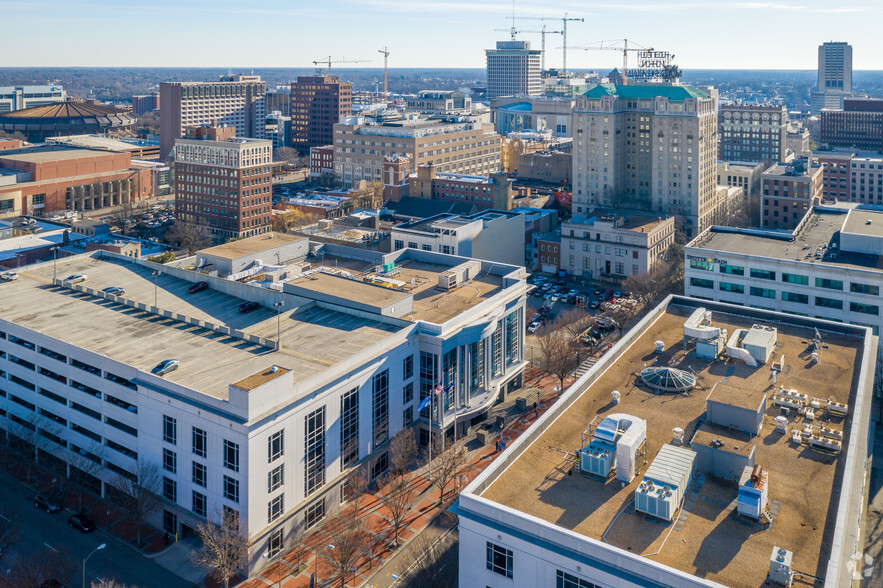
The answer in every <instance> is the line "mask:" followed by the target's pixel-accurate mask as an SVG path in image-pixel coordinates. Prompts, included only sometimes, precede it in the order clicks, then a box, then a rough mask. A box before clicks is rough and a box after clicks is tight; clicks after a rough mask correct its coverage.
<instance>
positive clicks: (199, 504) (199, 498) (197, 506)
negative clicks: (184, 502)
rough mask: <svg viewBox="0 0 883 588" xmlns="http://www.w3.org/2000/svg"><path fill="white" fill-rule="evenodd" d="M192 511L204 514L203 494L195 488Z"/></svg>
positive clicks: (204, 500)
mask: <svg viewBox="0 0 883 588" xmlns="http://www.w3.org/2000/svg"><path fill="white" fill-rule="evenodd" d="M192 510H193V513H194V514H197V515H199V516H201V517H204V516H206V512H207V504H206V499H205V494H201V493H199V492H197V491H196V490H194V491H193V509H192Z"/></svg>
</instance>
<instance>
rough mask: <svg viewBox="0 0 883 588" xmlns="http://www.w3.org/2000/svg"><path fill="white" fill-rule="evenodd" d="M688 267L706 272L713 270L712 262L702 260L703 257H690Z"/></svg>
mask: <svg viewBox="0 0 883 588" xmlns="http://www.w3.org/2000/svg"><path fill="white" fill-rule="evenodd" d="M690 269H698V270H704V271H707V272H713V271H714V262H713V261H707V260H703V259H691V260H690Z"/></svg>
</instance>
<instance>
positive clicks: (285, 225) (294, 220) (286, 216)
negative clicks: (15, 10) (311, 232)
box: [272, 210, 317, 233]
mask: <svg viewBox="0 0 883 588" xmlns="http://www.w3.org/2000/svg"><path fill="white" fill-rule="evenodd" d="M316 219H317V216H316V215H315V214H307V213H306V212H303V211H301V210H288V211H285V212H283V213H281V214H274V215H273V221H272V229H273V230H274V231H276V232H277V233H285V232H287V231H288V230H290V229H297V228H300V227H303V226H306V225H310V224H313V223H315V222H316Z"/></svg>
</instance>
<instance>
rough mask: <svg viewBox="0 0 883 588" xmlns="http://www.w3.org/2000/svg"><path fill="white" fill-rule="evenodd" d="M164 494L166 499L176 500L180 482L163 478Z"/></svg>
mask: <svg viewBox="0 0 883 588" xmlns="http://www.w3.org/2000/svg"><path fill="white" fill-rule="evenodd" d="M162 495H163V497H165V499H166V500H171V501H172V502H176V501H177V500H178V483H177V482H175V481H174V480H172V479H170V478H163V479H162Z"/></svg>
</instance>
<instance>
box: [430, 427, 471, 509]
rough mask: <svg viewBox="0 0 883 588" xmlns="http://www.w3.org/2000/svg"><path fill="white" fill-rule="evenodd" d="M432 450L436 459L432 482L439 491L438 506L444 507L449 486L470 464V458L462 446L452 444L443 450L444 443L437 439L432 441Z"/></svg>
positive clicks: (434, 460)
mask: <svg viewBox="0 0 883 588" xmlns="http://www.w3.org/2000/svg"><path fill="white" fill-rule="evenodd" d="M432 449H433V451H432V455H433V457H434V459H433V462H432V472H431V474H430V481H431V482H432V485H433V486H435V487H436V488H438V490H439V496H438V505H439V506H442V505H443V504H444V498H445V490H447V488H448V484H450V483H451V481H453V480H455V479H456V478H457V476H459V475H460V474H461V473H462V472H463V470H464V469H466V466H467V465H468V463H469V456H468V455H467V453H466V450H465V449H464V448H463V446H462V445H458V444H456V443H452V444H451V445H448V446H447V447H444V448H443V447H442V441H441V440H440V439H435V438H433V440H432Z"/></svg>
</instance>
